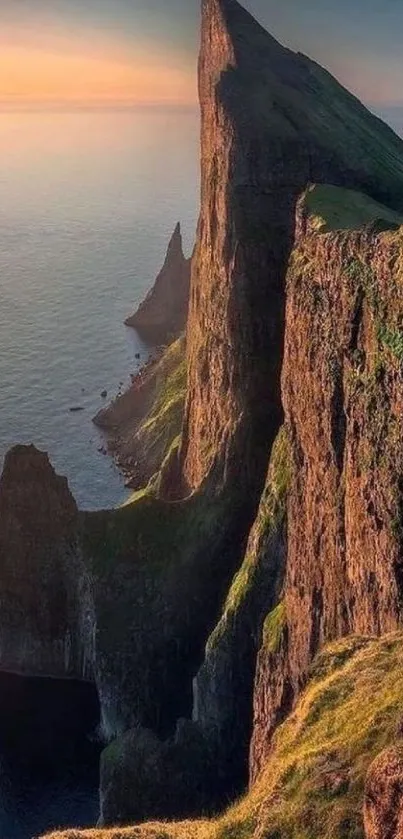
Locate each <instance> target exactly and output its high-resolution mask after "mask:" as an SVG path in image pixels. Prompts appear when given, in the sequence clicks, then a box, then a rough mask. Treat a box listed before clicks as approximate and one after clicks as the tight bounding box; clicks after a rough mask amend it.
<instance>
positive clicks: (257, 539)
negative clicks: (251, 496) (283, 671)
mask: <svg viewBox="0 0 403 839" xmlns="http://www.w3.org/2000/svg"><path fill="white" fill-rule="evenodd" d="M291 477H292V476H291V471H290V458H289V441H288V433H287V429H286V428H285V427H283V428H281V430H280V431H279V434H278V436H277V439H276V441H275V443H274V446H273V450H272V454H271V459H270V465H269V469H268V474H267V479H266V484H265V487H264V491H263V494H262V498H261V501H260V505H259V510H258V513H257V517H256V520H255V523H254V525H253V527H252V530H251V533H250V536H249V540H248V544H247V547H246V553H245V557H244V560H243V563H242V566H241V568H240V570H239V571H238V572H237V574H236V576H235V577H234V579H233V581H232V584H231V587H230V590H229V593H228V595H227V597H226V600H225V604H224V607H223V612H222V615H221V618H220V621H219V623H218V625H217V626H216V628H215V629H214V632H213V633H212V634H211V636H210V638H209V640H208V643H207V647H206V654H205V660H204V663H203V666H202V667H201V669H200V671H199V673H198V674H197V677H196V679H195V682H194V709H193V717H194V719H195V720H196V721H197V723H198V725H199V726H200V727H201V730H202V731H203V732H204V734H205V736H206V738H207V739H208V741H209V743H210V748H212V749H213V750H214V754H215V771H216V775H217V782H216V783H217V785H219V784H220V785H221V787H223V786H224V788H225V790H226V793H227V795H228V794H231V795H232V797H237V796H238V795H239V794H240V792H241V791H242V790H244V789H245V786H246V783H247V778H248V763H249V745H250V738H251V734H252V705H253V701H252V698H253V682H254V675H255V667H256V656H257V652H258V650H259V649H260V646H261V643H262V628H263V622H264V618H265V616H266V614H267V612H268V611H271V610H272V609H273V607H274V606H276V605H277V603H278V602H279V599H280V596H281V590H282V584H283V577H284V569H285V556H286V550H287V545H286V523H287V522H286V505H287V492H288V489H289V486H290V481H291ZM223 779H225V783H224V784H223Z"/></svg>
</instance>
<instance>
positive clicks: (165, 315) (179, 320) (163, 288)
mask: <svg viewBox="0 0 403 839" xmlns="http://www.w3.org/2000/svg"><path fill="white" fill-rule="evenodd" d="M190 265H191V260H190V259H185V256H184V254H183V247H182V236H181V228H180V224H179V223H178V224H177V225H176V227H175V230H174V232H173V234H172V238H171V240H170V243H169V245H168V251H167V255H166V257H165V262H164V265H163V267H162V268H161V271H160V273H159V274H158V277H157V279H156V281H155V284H154V286H153V288H152V289H151V291H150V292H149V294H148V295H147V297H146V298H145V300H144V301H143V303H141V305H140V306H139V308H138V310H137V312H136V313H135V314H134V315H132V316H131V317H130V318H128V319H127V320H126V326H132V327H133V328H134V329H137V331H138V332H139V334H140V335H142V336H143V337H144V338H145V339H146V340H148V341H150V342H151V343H154V344H167V343H169V342H170V341H173V340H175V338H178V337H179V335H180V334H181V333H182V332H183V331H184V329H185V327H186V320H187V314H188V305H189V284H190Z"/></svg>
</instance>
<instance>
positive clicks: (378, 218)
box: [303, 184, 403, 233]
mask: <svg viewBox="0 0 403 839" xmlns="http://www.w3.org/2000/svg"><path fill="white" fill-rule="evenodd" d="M303 206H305V208H306V210H307V211H308V214H309V215H310V217H311V221H312V222H313V224H314V227H315V228H316V229H317V230H318V231H319V232H321V233H328V232H329V231H332V230H358V229H359V228H362V227H365V226H367V225H370V224H375V223H381V224H382V226H383V227H385V228H388V227H394V226H396V225H401V224H403V216H401V215H399V214H398V213H396V212H395V211H394V210H391V209H389V208H388V207H385V206H384V205H383V204H379V203H378V202H377V201H375V200H374V199H373V198H370V197H369V196H368V195H364V194H363V193H362V192H356V191H355V190H352V189H343V188H341V187H337V186H331V185H330V184H314V185H312V186H310V187H309V188H308V189H307V191H306V193H305V195H304V198H303Z"/></svg>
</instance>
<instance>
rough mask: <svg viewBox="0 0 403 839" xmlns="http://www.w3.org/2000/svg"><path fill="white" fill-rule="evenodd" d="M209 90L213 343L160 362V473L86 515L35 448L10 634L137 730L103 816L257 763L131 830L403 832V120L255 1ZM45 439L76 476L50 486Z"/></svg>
mask: <svg viewBox="0 0 403 839" xmlns="http://www.w3.org/2000/svg"><path fill="white" fill-rule="evenodd" d="M199 89H200V101H201V113H202V130H201V175H202V186H201V210H200V219H199V226H198V234H197V242H196V249H195V254H194V258H193V260H192V273H191V287H190V307H189V318H188V325H187V338H186V360H185V342H184V341H183V339H180V340H179V343H177V344H173V345H172V347H171V348H170V350H168V352H167V354H165V355H164V357H163V358H162V359H161V360H160V362H159V363H158V364H157V365H156V367H155V373H156V375H155V377H154V378H153V376H151V378H150V382H149V384H150V389H149V391H148V399H149V403H148V404H147V417H148V419H147V417H146V418H145V424H146V426H147V423H149V425H148V428H149V430H150V434H151V436H150V438H149V439H150V440H154V439H155V437H154V436H153V435H155V431H156V429H157V430H158V433H160V431H161V433H163V435H164V434H165V436H163V439H164V445H162V446H161V447H160V448H159V449H158V453H157V454H156V456H155V457H153V458H151V456H150V462H151V460H152V464H153V465H152V472H155V475H154V478H153V480H151V481H150V482H149V483H148V484H147V487H146V488H145V489H144V488H143V491H142V492H139V493H137V494H136V495H135V496H134V497H133V498H132V499H131V501H130V503H129V504H127V505H126V506H125V507H124V508H122V509H121V510H115V511H105V512H101V513H93V514H91V513H87V514H80V513H78V511H77V510H76V509H75V505H74V502H73V501H72V499H71V497H70V496H69V494H67V488H66V486H65V484H64V483H63V482H60V480H59V479H57V478H56V477H55V476H54V474H53V472H52V470H51V468H50V466H49V464H46V465H45V461H44V459H43V458H42V457H41V456H40V455H36V454H35V455H34V454H33V452H32V451H31V450H29V451H25V452H22V451H19V452H18V451H17V453H14V454H12V455H11V456H10V457H11V461H9V462H8V465H7V464H6V470H5V474H4V476H3V480H2V485H1V486H0V511H1V504H5V505H6V506H5V507H4V509H5V511H6V513H7V510H8V511H9V513H8V514H7V515H11V516H12V517H11V519H10V521H11V524H12V526H9V525H8V524H7V521H5V519H4V516H3V515H1V516H0V537H1V538H0V545H1V551H2V555H1V562H0V570H1V568H2V567H3V566H4V581H5V582H4V586H2V604H3V614H4V615H5V616H7V615H9V616H11V617H10V621H11V620H12V622H11V626H12V633H13V635H11V630H10V631H9V629H8V622H7V621H8V618H7V621H5V626H6V627H7V632H8V633H9V634H8V635H7V632H6V635H5V637H6V638H8V637H12V638H13V639H14V646H13V645H12V644H11V645H10V650H11V653H10V655H11V654H12V655H15V656H16V657H17V659H16V660H17V669H19V668H24V670H25V671H30V670H31V669H32V670H34V671H35V669H36V668H37V667H38V666H39V664H38V662H41V661H43V662H46V668H47V669H48V668H50V667H54V668H56V669H57V672H62V671H63V667H66V662H71V661H72V662H73V663H74V667H76V666H77V667H80V662H83V661H84V662H86V663H87V662H88V663H89V665H88V666H87V664H86V669H85V673H84V675H85V677H86V678H90V679H92V680H93V681H94V683H95V684H96V686H97V690H98V694H99V697H100V701H101V708H102V715H103V728H104V733H105V735H107V736H108V738H109V739H110V740H111V741H112V742H111V743H110V744H109V746H108V748H107V749H106V751H105V752H104V754H103V757H102V761H101V816H102V821H103V824H105V825H109V824H113V823H119V824H125V823H126V822H127V821H129V820H130V821H131V820H132V821H144V820H147V819H154V818H160V819H169V820H172V819H173V818H174V817H178V818H187V817H189V816H190V815H192V814H199V815H201V814H205V815H206V814H209V813H210V812H212V811H215V810H216V809H217V808H218V807H219V806H221V807H224V806H226V805H227V804H228V800H229V799H231V800H233V799H235V797H237V796H238V795H239V793H241V792H242V791H245V790H246V787H247V781H248V774H249V778H250V783H251V786H250V791H249V794H247V795H246V796H245V797H244V798H243V799H242V800H241V801H240V803H239V804H237V805H235V806H234V807H232V808H231V809H230V810H229V811H228V812H227V813H226V814H225V815H224V816H223V817H219V818H217V819H215V820H212V821H209V820H205V821H203V822H198V821H196V822H186V823H183V822H182V823H180V824H178V825H174V824H171V823H169V824H160V825H158V824H152V825H151V826H144V827H143V828H142V827H139V828H134V829H132V830H127V831H125V830H123V829H122V830H120V829H116V830H114V831H112V832H111V833H105V837H108V836H109V837H111V839H112V837H114V839H119V837H123V836H128V837H129V836H136V837H151V836H152V837H158V839H159V837H162V836H164V837H165V836H168V837H178V839H181V837H193V836H195V837H196V836H197V837H200V836H206V839H207V837H214V839H228V837H229V836H230V837H231V836H237V837H238V836H241V837H243V839H248V837H254V839H279V837H281V839H307V837H310V839H311V837H316V836H318V837H321V839H322V837H326V839H327V837H329V839H330V837H331V839H362V837H363V836H364V829H365V826H367V831H368V837H369V839H373V837H376V839H379V836H378V835H377V833H376V831H377V830H378V828H379V824H380V823H382V821H383V816H382V813H389V814H390V819H391V825H392V827H391V831H392V832H391V833H390V835H391V836H393V837H394V833H393V829H394V828H393V825H398V824H400V823H401V821H399V820H401V812H402V811H403V805H402V801H401V799H402V797H403V795H402V794H401V789H400V786H399V784H400V774H399V773H400V766H401V763H400V751H399V749H398V750H397V752H393V753H392V752H391V751H390V749H391V748H392V747H393V746H394V745H396V744H395V742H394V741H395V740H396V738H397V737H400V736H401V735H400V734H399V731H400V732H401V718H402V704H401V688H402V685H401V664H402V650H403V646H402V634H401V630H402V600H403V575H402V561H403V536H402V534H403V494H402V493H403V446H402V434H401V423H402V417H403V375H402V365H403V257H402V254H403V234H402V231H403V226H402V215H401V213H403V143H402V141H401V140H400V139H399V138H398V137H397V136H396V135H395V134H394V133H393V132H392V131H391V129H389V128H387V127H386V126H385V125H384V124H383V123H382V122H380V121H379V120H378V119H377V118H376V117H374V116H373V115H372V114H371V113H370V112H369V111H368V110H367V109H366V108H365V107H364V106H363V105H361V104H360V103H359V102H358V101H357V99H355V98H354V97H353V96H352V95H351V94H349V93H348V92H347V91H346V90H344V88H342V87H341V86H340V85H339V84H338V83H337V82H336V81H335V80H334V79H333V78H332V77H331V76H330V75H329V74H328V73H327V72H326V71H324V70H323V69H321V68H320V67H318V65H317V64H315V63H314V62H313V61H311V60H310V59H308V58H306V57H305V56H303V55H301V54H295V53H293V52H291V51H290V50H288V49H285V48H284V47H282V46H281V45H280V44H278V43H277V42H276V41H275V40H274V39H273V38H272V37H271V36H270V35H269V34H268V33H267V32H265V30H264V29H263V28H262V27H261V26H260V25H259V24H258V23H257V22H256V21H255V20H254V18H253V17H252V16H251V15H250V14H249V13H248V12H246V11H245V10H244V9H243V8H242V7H241V6H240V5H239V3H237V2H236V0H203V3H202V44H201V52H200V62H199ZM170 353H172V355H170ZM176 353H177V355H176ZM174 357H175V363H172V365H171V366H169V364H168V362H167V359H168V360H169V359H170V358H171V361H172V362H173V359H174ZM161 365H162V366H161ZM164 365H166V366H164ZM162 370H164V371H165V373H164V375H162ZM178 370H180V371H181V373H180V375H177V374H178ZM157 371H159V373H158V372H157ZM160 374H161V375H160ZM116 407H117V410H121V411H122V412H123V413H124V412H125V411H127V416H128V421H129V420H130V414H131V411H132V407H133V406H131V403H130V401H123V402H120V403H119V405H118V406H116ZM110 416H111V415H109V417H110ZM171 417H174V419H175V422H174V423H173V425H172V427H171V425H170V418H171ZM165 420H166V424H165ZM163 429H165V431H163V432H162V430H163ZM168 429H170V430H169V431H168ZM172 429H174V430H173V431H172ZM143 430H144V426H143ZM141 433H143V431H142V432H141ZM173 433H174V437H173V439H171V440H170V442H169V443H168V438H169V437H172V434H173ZM153 451H154V452H155V449H154V450H153ZM32 457H35V458H38V462H39V461H40V462H41V463H43V470H42V471H41V470H40V471H39V477H38V480H39V481H41V480H43V481H44V483H46V485H47V487H48V488H47V489H46V491H44V492H43V493H41V492H40V491H39V490H38V487H37V486H36V491H35V493H34V494H33V495H32V494H31V493H30V491H29V486H30V481H27V479H26V477H24V476H26V474H27V473H29V469H28V468H27V469H25V466H24V464H25V462H26V460H27V461H28V462H29V461H30V459H32ZM146 460H147V458H146ZM10 463H11V466H12V465H13V464H14V466H15V467H18V468H14V467H13V468H12V469H11V468H10ZM146 465H147V464H145V467H146ZM42 473H43V474H42ZM150 474H151V473H150ZM41 476H42V477H41ZM144 476H145V477H147V478H148V475H146V471H145V472H144ZM20 480H21V481H22V483H23V484H24V483H26V487H24V486H23V487H22V488H20V487H19V481H20ZM30 480H31V479H30ZM56 487H57V493H56V489H55V488H56ZM55 493H56V496H57V497H56V500H54V496H55ZM59 493H60V499H61V500H60V504H59V501H58V498H59ZM12 497H14V498H15V508H13V510H12V513H11V512H10V510H11V501H10V498H12ZM2 498H3V500H2ZM63 498H65V499H66V507H67V510H69V511H70V512H69V515H68V519H67V521H64V518H63V516H62V515H61V512H60V506H61V503H62V499H63ZM46 499H48V501H46V504H47V506H45V507H43V508H42V506H41V505H42V503H44V500H46ZM7 504H8V506H7ZM36 506H37V507H38V521H39V522H40V527H39V529H37V530H35V529H34V531H33V532H34V539H33V542H32V537H31V535H30V534H31V529H30V521H34V520H35V510H36ZM48 518H51V519H52V520H51V521H48ZM6 519H7V516H6ZM13 522H14V524H13ZM30 540H31V541H30ZM32 545H33V549H32V550H31V547H32ZM32 557H34V560H35V569H34V572H32V570H31V565H30V563H31V561H32ZM49 557H52V562H50V561H49ZM15 558H16V559H15ZM51 571H52V573H53V575H54V578H52V579H54V587H55V591H56V592H57V593H58V594H59V593H60V592H67V593H68V596H67V595H66V594H65V595H64V600H62V599H61V600H60V602H61V603H62V607H60V608H59V609H58V616H59V617H58V619H59V624H60V626H59V624H57V628H56V630H54V628H53V622H52V621H53V612H54V607H53V601H52V598H51V597H50V596H49V597H48V596H47V594H46V596H45V598H44V603H43V610H44V617H43V626H44V630H43V635H44V644H43V649H42V648H41V633H40V632H39V631H38V630H37V628H36V624H35V622H34V619H33V618H32V620H31V619H29V620H28V619H27V617H26V609H27V608H28V606H29V607H30V608H31V606H32V602H31V601H32V598H33V597H34V594H33V592H34V591H38V592H39V591H41V590H42V587H44V590H45V593H47V592H48V589H49V591H50V590H51V587H50V588H49V586H50V583H49V580H50V579H51V578H50V577H49V574H50V573H51ZM28 577H29V579H30V582H29V584H28V582H25V579H26V578H28ZM0 582H2V581H1V576H0ZM52 585H53V584H52ZM26 586H28V589H29V598H31V599H29V600H28V606H27V603H26V600H25V599H24V598H25V587H26ZM20 589H21V590H20ZM15 606H18V608H14V607H15ZM45 616H47V617H46V619H45ZM55 619H56V618H55ZM27 620H28V622H27ZM1 621H2V616H1V614H0V639H1V633H2V625H1ZM31 624H32V630H31ZM27 628H28V630H27ZM88 628H89V629H90V630H91V631H88ZM27 631H29V632H31V631H32V632H36V637H37V639H38V642H37V646H36V647H35V650H34V653H35V655H32V656H31V650H30V649H28V650H27V651H26V653H25V652H24V639H25V637H26V632H27ZM66 638H68V639H70V640H69V643H68V645H67V642H66V640H65V639H66ZM63 639H64V641H63ZM329 645H330V646H329ZM21 650H22V653H21ZM70 650H72V651H73V652H69V651H70ZM13 651H14V652H13ZM0 652H1V647H0ZM52 655H53V657H54V658H53V659H52V657H51V656H52ZM18 656H19V657H18ZM42 656H43V658H42ZM52 661H54V663H53V664H52ZM76 662H77V665H76ZM1 663H2V662H1V655H0V666H1ZM8 666H10V667H11V663H9V664H8ZM79 672H80V671H79ZM83 677H84V676H83ZM396 732H397V733H396ZM385 749H386V751H385ZM381 753H382V754H381ZM379 755H381V756H379ZM382 755H383V756H382ZM378 793H379V794H378ZM393 820H394V821H393ZM395 833H396V831H395ZM378 834H379V830H378ZM67 835H70V836H71V837H75V836H77V835H78V834H77V833H73V834H67ZM89 835H93V836H98V835H99V834H98V833H97V831H95V832H94V833H93V834H89ZM101 835H102V834H101ZM383 839H384V837H383ZM394 839H395V837H394Z"/></svg>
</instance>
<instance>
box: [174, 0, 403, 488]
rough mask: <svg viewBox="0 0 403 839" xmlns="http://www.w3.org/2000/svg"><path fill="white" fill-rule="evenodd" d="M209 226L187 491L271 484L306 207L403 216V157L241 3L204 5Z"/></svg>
mask: <svg viewBox="0 0 403 839" xmlns="http://www.w3.org/2000/svg"><path fill="white" fill-rule="evenodd" d="M199 89H200V101H201V116H202V129H201V168H202V173H201V174H202V186H201V213H200V220H199V228H198V236H197V245H196V252H195V256H194V260H193V268H192V280H191V297H190V313H189V329H188V336H189V341H188V365H189V388H188V398H187V408H186V417H185V427H184V435H183V446H182V452H181V468H182V475H183V480H184V485H185V486H184V487H183V491H185V490H186V489H187V490H189V489H191V490H193V489H195V488H197V487H198V486H200V485H201V483H202V482H203V480H204V478H205V477H206V476H207V475H208V474H210V473H213V474H214V481H215V483H216V485H217V484H219V483H220V482H221V483H222V484H224V485H228V484H229V483H230V482H231V481H232V480H235V479H236V480H238V481H242V482H243V483H244V486H245V495H246V496H248V493H249V492H250V493H251V494H252V496H253V495H254V493H255V492H256V487H258V488H259V491H260V490H261V488H262V484H263V482H264V476H265V471H266V468H267V462H268V455H269V452H270V448H271V445H272V442H273V439H274V437H275V434H276V433H277V431H278V428H279V425H280V423H281V417H282V407H281V399H280V384H279V383H280V371H281V362H282V348H283V337H284V307H285V273H286V267H287V262H288V258H289V254H290V251H291V248H292V245H293V241H294V234H295V204H296V199H297V195H298V194H299V193H300V191H301V189H302V188H303V187H304V186H305V185H306V184H307V183H308V182H309V181H312V182H329V183H335V184H340V185H345V184H348V185H350V186H354V185H355V186H358V187H360V188H362V189H364V190H367V191H368V192H369V193H370V194H372V195H374V196H375V197H377V198H378V199H382V198H384V197H386V196H387V198H388V200H389V203H391V204H393V205H396V206H402V203H403V202H402V194H403V191H402V186H403V164H402V160H403V155H402V149H403V145H402V143H401V141H400V140H399V139H398V138H397V137H396V135H394V134H393V132H392V131H391V130H390V129H388V128H386V126H384V125H383V124H382V123H381V122H380V121H379V120H377V119H375V118H374V117H373V116H372V115H371V114H370V113H369V112H368V111H367V110H366V109H365V108H364V107H363V106H362V105H361V104H360V103H359V102H358V101H357V100H356V99H354V97H352V96H351V95H350V94H348V93H347V92H346V91H345V90H344V89H343V88H342V87H340V85H338V84H337V82H336V81H335V80H334V79H332V78H331V76H329V75H328V74H327V73H326V72H325V71H323V70H322V69H321V68H319V67H318V66H317V65H316V64H314V62H311V61H310V60H309V59H307V58H305V57H304V56H302V55H299V54H294V53H292V52H291V51H289V50H286V49H284V48H283V47H282V46H281V45H280V44H278V43H277V42H276V41H275V40H274V39H273V38H272V37H271V36H270V35H269V34H268V33H267V32H265V30H264V29H262V27H260V26H259V24H258V23H257V22H256V21H255V20H254V19H253V17H252V16H251V15H250V14H249V13H248V12H246V11H245V10H244V9H243V8H242V7H241V6H240V5H239V4H238V3H237V2H236V0H203V3H202V44H201V52H200V62H199Z"/></svg>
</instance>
